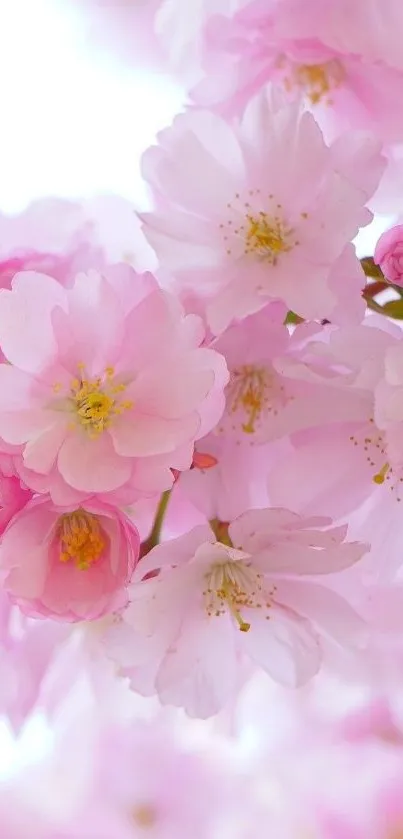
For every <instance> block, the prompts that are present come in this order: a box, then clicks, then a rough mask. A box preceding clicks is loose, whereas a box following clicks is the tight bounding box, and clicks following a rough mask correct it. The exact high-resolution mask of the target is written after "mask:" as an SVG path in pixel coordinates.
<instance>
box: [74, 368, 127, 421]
mask: <svg viewBox="0 0 403 839" xmlns="http://www.w3.org/2000/svg"><path fill="white" fill-rule="evenodd" d="M78 367H79V369H80V378H74V379H72V381H71V382H70V394H71V399H72V400H73V403H74V407H75V411H76V415H77V419H78V421H79V423H80V425H81V426H82V427H83V428H84V429H85V431H87V433H88V434H89V436H90V437H98V435H99V434H102V432H103V431H105V430H106V429H108V428H109V427H110V425H111V422H112V419H113V417H115V416H118V415H119V414H122V413H123V411H126V410H130V408H132V407H133V402H131V401H130V400H128V399H126V400H124V401H122V400H120V399H119V395H120V394H121V393H123V392H124V391H125V390H126V385H125V384H123V382H119V383H117V384H115V383H114V381H113V378H114V369H113V367H107V368H106V370H105V375H104V376H103V377H102V376H101V377H98V378H96V379H93V380H91V379H87V378H85V376H84V365H83V364H82V363H81V362H80V364H79V365H78Z"/></svg>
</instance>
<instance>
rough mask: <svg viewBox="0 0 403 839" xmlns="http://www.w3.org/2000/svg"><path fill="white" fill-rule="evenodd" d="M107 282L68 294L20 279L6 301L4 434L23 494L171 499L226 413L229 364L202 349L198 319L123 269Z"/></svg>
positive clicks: (44, 281) (95, 278) (86, 282)
mask: <svg viewBox="0 0 403 839" xmlns="http://www.w3.org/2000/svg"><path fill="white" fill-rule="evenodd" d="M109 278H110V281H108V280H107V279H104V278H102V277H101V276H99V275H97V274H95V273H90V274H88V275H78V276H77V278H76V280H75V284H74V286H73V288H72V289H71V290H70V289H68V290H65V289H64V288H62V287H61V286H60V285H59V284H58V283H56V281H54V280H52V278H50V277H47V276H45V275H41V274H31V273H30V272H23V273H22V274H19V275H17V276H16V277H15V278H14V280H13V288H12V290H11V291H5V290H3V291H2V293H1V295H0V336H1V345H2V348H3V352H4V354H5V356H6V358H7V359H8V361H9V362H10V363H9V364H2V365H0V379H1V388H2V403H1V406H0V434H1V436H2V437H3V439H4V440H5V441H6V443H8V444H12V445H17V446H20V449H21V457H22V464H21V468H20V470H19V471H20V474H21V476H23V480H24V483H26V484H28V485H29V486H31V487H32V488H33V489H35V490H37V491H39V492H47V491H50V492H51V493H52V495H53V497H54V498H55V500H56V501H57V503H59V504H73V503H75V502H77V501H80V498H83V497H85V496H88V495H91V494H93V493H110V491H114V490H119V489H120V488H122V487H124V485H130V487H131V489H130V492H129V493H128V494H129V495H130V496H131V500H133V499H134V498H136V497H138V496H139V495H141V494H144V493H145V494H152V493H155V492H158V491H163V490H165V489H167V488H169V487H170V486H171V485H172V483H173V474H172V472H171V468H177V469H185V468H189V466H190V465H191V462H192V457H193V447H194V441H195V440H196V439H197V438H198V437H201V436H203V435H204V434H205V433H207V432H208V431H209V430H210V428H211V427H213V426H214V425H215V423H216V422H217V420H218V419H219V417H220V415H221V413H222V409H223V404H224V396H223V388H224V386H225V385H226V383H227V379H228V373H227V369H226V365H225V361H224V359H223V358H222V356H220V355H219V354H218V353H217V352H215V351H214V350H212V349H208V348H201V347H200V343H201V341H202V340H203V329H202V324H201V322H200V319H199V318H197V317H195V316H187V317H186V316H185V315H184V312H183V310H182V308H181V306H180V304H178V303H177V301H176V300H175V299H174V298H173V297H171V296H169V295H168V294H166V293H165V292H163V291H161V290H160V289H159V288H158V287H157V285H156V282H155V280H154V279H153V277H152V276H151V275H144V276H139V275H136V274H135V273H134V271H133V270H132V269H131V268H129V267H128V266H123V265H122V266H117V267H115V268H111V269H110V270H109ZM22 321H23V322H24V330H23V331H22V330H21V329H20V326H19V325H20V324H21V322H22ZM38 324H40V327H41V328H40V332H38ZM30 475H31V476H32V477H30ZM121 503H129V501H128V500H126V501H124V502H121Z"/></svg>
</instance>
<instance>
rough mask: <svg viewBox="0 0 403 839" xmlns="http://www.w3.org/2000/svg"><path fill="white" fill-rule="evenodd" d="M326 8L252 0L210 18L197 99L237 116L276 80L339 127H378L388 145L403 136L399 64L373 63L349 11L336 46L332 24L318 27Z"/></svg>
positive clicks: (322, 119)
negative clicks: (204, 72)
mask: <svg viewBox="0 0 403 839" xmlns="http://www.w3.org/2000/svg"><path fill="white" fill-rule="evenodd" d="M321 5H322V4H321V3H320V0H319V2H317V0H309V1H308V3H303V4H302V3H300V2H299V3H297V4H295V3H294V4H290V3H289V2H287V0H283V2H279V3H277V4H274V3H267V0H263V1H262V0H252V2H249V3H248V4H247V5H245V6H244V7H243V8H242V9H240V10H238V11H237V12H236V14H235V15H234V16H233V18H226V17H224V16H223V15H221V16H220V15H216V16H213V17H211V19H210V21H209V23H208V25H207V27H206V31H205V49H204V63H205V68H206V70H207V71H208V72H207V75H206V77H205V79H203V80H202V81H201V82H200V83H199V84H198V85H197V86H196V87H195V89H194V91H193V94H192V95H193V98H194V100H195V102H196V103H197V104H198V105H199V106H203V107H217V106H218V107H219V108H220V110H221V111H225V112H226V113H231V114H233V113H234V112H235V113H239V112H242V110H243V109H244V107H245V106H246V105H247V104H248V102H249V100H250V99H251V97H252V96H254V95H255V94H256V93H258V92H259V90H260V89H261V88H262V87H263V86H264V85H266V84H267V83H268V82H273V83H275V84H277V85H279V86H281V87H282V88H283V89H284V90H285V91H286V93H287V95H289V96H290V98H298V97H300V96H301V94H302V95H303V96H304V98H305V101H306V103H307V105H308V106H309V107H311V108H312V109H313V110H314V112H315V114H316V115H317V118H318V119H319V120H320V122H321V123H322V122H323V125H324V126H326V127H328V128H331V130H332V131H333V132H334V131H336V133H337V132H338V131H340V130H346V129H349V128H359V129H364V130H366V131H374V132H375V134H376V135H377V136H380V137H381V138H382V139H383V140H384V141H385V142H387V143H392V142H399V141H401V139H402V137H403V121H402V117H401V114H400V113H398V111H397V110H396V108H395V107H394V104H393V103H394V101H395V99H396V96H397V95H398V91H399V90H400V88H401V85H402V72H401V69H400V70H399V69H397V68H396V67H393V66H390V65H389V62H388V56H386V57H384V60H379V58H377V59H375V60H374V58H373V57H371V56H370V55H369V54H368V50H367V49H364V47H363V46H362V44H361V43H359V39H357V38H356V39H355V43H354V38H351V37H350V38H349V36H348V29H349V28H350V20H348V21H347V15H346V20H345V25H344V29H343V30H342V37H341V38H339V42H338V46H337V48H335V47H334V46H333V47H332V46H330V45H329V44H328V43H327V41H326V36H327V31H328V29H329V28H328V27H325V26H323V27H321V26H320V25H318V19H319V20H320V18H321V17H322V11H323V9H322V8H320V7H321ZM368 17H369V16H367V20H366V21H365V23H364V27H365V30H366V31H367V32H368V28H369V27H368ZM327 22H328V21H326V23H327ZM321 28H322V34H323V37H324V39H325V40H321V34H320V29H321ZM333 34H334V29H333ZM343 36H344V38H343ZM363 40H364V42H365V39H363Z"/></svg>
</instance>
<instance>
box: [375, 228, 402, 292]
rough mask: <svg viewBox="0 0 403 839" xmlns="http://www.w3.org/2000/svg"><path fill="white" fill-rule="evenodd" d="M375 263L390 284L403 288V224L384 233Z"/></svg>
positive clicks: (377, 247)
mask: <svg viewBox="0 0 403 839" xmlns="http://www.w3.org/2000/svg"><path fill="white" fill-rule="evenodd" d="M374 261H375V262H376V264H377V265H379V267H380V269H381V271H382V272H383V274H384V276H385V277H386V279H387V280H389V282H391V283H395V285H402V286H403V224H398V225H396V227H391V228H390V230H386V231H385V233H382V236H381V237H380V239H379V240H378V242H377V245H376V248H375V254H374Z"/></svg>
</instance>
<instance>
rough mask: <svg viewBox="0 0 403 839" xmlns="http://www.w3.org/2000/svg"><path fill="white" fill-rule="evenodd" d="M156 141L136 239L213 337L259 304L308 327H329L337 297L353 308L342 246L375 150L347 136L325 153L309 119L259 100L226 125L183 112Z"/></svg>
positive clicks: (376, 165) (370, 175) (368, 183)
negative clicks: (153, 205) (200, 310)
mask: <svg viewBox="0 0 403 839" xmlns="http://www.w3.org/2000/svg"><path fill="white" fill-rule="evenodd" d="M159 140H160V144H159V146H158V147H152V148H151V149H149V150H148V151H147V152H146V153H145V156H144V158H143V174H144V177H145V178H146V180H148V181H149V182H150V183H151V185H152V187H153V189H154V192H155V195H156V197H157V199H161V198H163V201H161V205H160V208H159V209H158V210H156V211H155V212H152V213H145V214H143V215H142V218H143V220H144V232H145V234H146V236H147V239H148V241H149V242H150V244H151V245H152V246H153V247H154V249H155V251H156V253H157V255H158V257H159V260H160V262H161V264H162V265H163V266H164V269H165V270H166V271H169V272H170V273H171V274H172V275H173V277H174V278H175V281H176V284H177V290H178V291H179V292H180V293H181V294H184V295H186V294H189V291H191V292H193V293H194V295H195V297H196V298H198V299H199V301H200V304H201V305H203V307H204V308H205V311H206V317H207V321H208V324H209V326H210V328H211V330H212V331H213V332H214V333H215V334H219V333H221V332H222V331H223V330H224V329H226V328H227V326H228V325H229V324H230V323H231V321H233V320H236V319H240V318H244V317H245V316H247V315H250V314H253V313H254V312H256V311H258V310H259V309H261V308H263V307H264V306H265V305H266V303H267V302H268V301H270V300H282V301H283V302H284V303H285V305H286V306H287V308H288V309H291V310H292V311H294V312H296V313H297V314H299V315H301V316H302V317H305V318H308V319H313V320H314V319H323V318H328V319H329V320H334V316H335V314H336V312H339V311H340V308H341V307H340V303H341V301H343V308H344V309H345V308H346V305H347V306H349V305H352V307H353V309H354V312H356V310H357V309H356V296H357V297H358V300H360V291H359V288H357V283H356V278H357V261H356V259H355V257H354V253H353V251H352V249H351V246H350V247H349V248H347V253H346V247H347V246H348V243H349V241H350V240H351V239H352V238H354V236H355V235H356V233H357V232H358V229H359V227H360V226H361V225H365V224H366V223H367V222H368V220H369V214H368V210H366V209H365V204H366V202H367V201H368V198H369V197H370V195H371V193H372V191H373V190H374V189H375V188H376V185H377V182H378V179H379V177H380V174H381V170H382V166H383V163H382V160H381V157H380V155H379V148H378V147H377V146H376V144H375V143H372V144H370V147H368V144H367V138H360V139H357V137H355V136H353V138H351V137H348V138H345V139H343V138H342V142H341V144H340V141H337V145H336V144H335V146H334V147H331V148H328V147H327V146H326V145H325V142H324V139H323V136H322V133H321V131H320V129H319V126H318V125H317V123H316V122H315V120H314V118H313V117H312V115H311V114H309V113H303V112H302V111H301V109H300V107H299V105H298V104H288V103H286V102H285V101H284V100H283V99H281V97H280V99H277V98H276V97H275V96H272V97H271V98H270V97H268V96H266V94H262V95H261V96H259V97H257V98H256V99H254V100H253V101H252V102H251V103H250V105H249V107H248V108H247V110H246V112H245V114H244V116H243V118H242V120H241V121H239V122H234V124H233V125H231V126H230V125H229V124H227V123H226V122H224V120H222V119H221V118H220V117H218V116H217V115H215V114H212V113H208V112H204V111H195V110H193V111H190V112H188V113H186V114H182V115H180V116H179V117H177V118H176V120H175V121H174V123H173V125H172V127H171V128H170V129H167V130H166V131H164V132H162V133H161V135H160V138H159ZM360 148H361V151H362V154H363V156H364V160H365V165H363V164H362V163H361V165H358V164H359V163H360V154H359V152H360ZM290 150H291V152H290ZM268 160H270V166H268V165H267V161H268ZM371 164H372V165H371ZM374 172H375V173H376V177H375V178H374ZM339 259H342V260H343V261H342V265H341V267H340V268H339V269H338V268H337V265H338V260H339ZM335 271H336V275H335V273H334V272H335ZM362 284H364V280H363V278H362ZM359 285H360V284H359ZM346 288H348V289H349V290H350V296H348V294H347V291H346ZM349 301H351V304H350V303H349Z"/></svg>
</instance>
